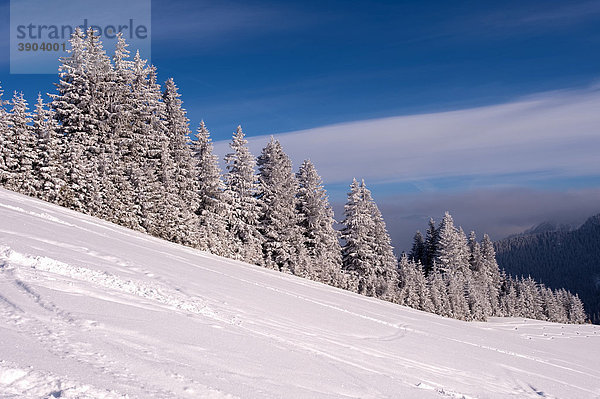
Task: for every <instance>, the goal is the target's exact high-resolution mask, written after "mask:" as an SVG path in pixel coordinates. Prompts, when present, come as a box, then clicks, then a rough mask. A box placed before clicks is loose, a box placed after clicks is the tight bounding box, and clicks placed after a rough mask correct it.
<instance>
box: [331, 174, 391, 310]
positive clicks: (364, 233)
mask: <svg viewBox="0 0 600 399" xmlns="http://www.w3.org/2000/svg"><path fill="white" fill-rule="evenodd" d="M344 216H345V219H344V221H343V222H342V223H343V226H344V227H343V229H342V240H343V243H344V245H343V247H342V267H343V268H344V270H345V271H347V272H348V273H350V275H351V276H352V278H353V280H354V283H353V284H352V287H351V289H352V290H354V291H356V292H358V293H359V294H363V295H367V296H375V297H382V298H385V299H388V300H394V298H396V297H397V294H398V292H397V290H398V281H397V272H396V259H395V258H394V255H393V252H392V247H391V244H390V238H389V235H388V234H387V231H386V227H385V224H384V223H383V218H382V217H381V213H380V212H379V209H377V205H375V202H374V201H373V199H372V198H371V193H370V191H369V190H368V189H367V188H366V186H365V184H364V182H362V183H359V182H358V181H357V180H356V179H354V181H353V182H352V184H351V186H350V192H349V193H348V201H347V202H346V205H345V207H344Z"/></svg>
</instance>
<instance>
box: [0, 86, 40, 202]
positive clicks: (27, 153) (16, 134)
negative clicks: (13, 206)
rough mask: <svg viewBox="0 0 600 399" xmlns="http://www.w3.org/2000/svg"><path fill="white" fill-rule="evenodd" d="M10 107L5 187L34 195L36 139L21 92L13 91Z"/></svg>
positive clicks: (35, 191) (35, 190) (35, 188)
mask: <svg viewBox="0 0 600 399" xmlns="http://www.w3.org/2000/svg"><path fill="white" fill-rule="evenodd" d="M11 104H12V109H11V112H10V114H9V117H8V123H9V128H8V130H9V141H8V143H7V144H8V145H7V150H8V152H10V154H9V156H8V157H7V158H5V162H6V166H7V169H8V171H9V173H10V175H9V176H10V179H9V180H7V181H6V183H5V187H6V188H8V189H9V190H13V191H17V192H20V193H22V194H26V195H36V194H37V187H36V185H37V184H36V181H35V175H34V166H35V164H36V148H35V147H36V144H37V143H36V140H35V136H34V135H33V132H32V128H31V126H30V125H29V123H30V122H31V114H30V113H29V111H28V107H27V101H26V100H25V98H24V97H23V93H17V92H15V94H14V96H13V99H12V102H11Z"/></svg>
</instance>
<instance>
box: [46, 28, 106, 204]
mask: <svg viewBox="0 0 600 399" xmlns="http://www.w3.org/2000/svg"><path fill="white" fill-rule="evenodd" d="M69 43H70V49H68V50H67V51H68V53H69V55H68V56H66V57H63V58H61V59H60V62H61V65H60V67H59V82H58V83H57V84H56V87H57V91H58V94H52V95H51V97H52V108H53V110H54V111H55V115H56V118H57V120H58V122H59V133H60V135H61V136H64V137H65V141H66V143H65V154H64V157H63V161H64V162H65V179H66V181H67V184H66V185H65V186H63V187H62V189H61V191H60V192H59V193H58V203H59V204H61V205H63V206H66V207H69V208H72V209H75V210H78V211H82V212H86V211H87V210H88V204H89V203H94V201H92V197H94V196H95V194H96V193H95V190H94V185H95V184H97V175H96V173H95V171H96V165H95V162H94V160H93V158H92V155H93V152H94V151H93V149H94V147H95V145H96V144H97V136H96V135H97V131H96V129H95V127H96V122H97V121H96V120H95V119H94V115H95V111H94V110H95V108H97V107H98V106H100V104H97V102H96V98H95V96H94V93H93V88H92V86H91V82H90V78H89V76H88V60H87V58H88V55H89V53H88V52H87V51H86V40H85V34H84V33H83V32H82V31H81V30H80V29H79V28H77V29H76V30H75V32H74V34H73V36H72V37H71V39H70V40H69Z"/></svg>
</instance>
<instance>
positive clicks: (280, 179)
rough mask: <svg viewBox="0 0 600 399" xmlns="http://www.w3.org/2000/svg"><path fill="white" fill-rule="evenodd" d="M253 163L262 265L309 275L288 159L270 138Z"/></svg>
mask: <svg viewBox="0 0 600 399" xmlns="http://www.w3.org/2000/svg"><path fill="white" fill-rule="evenodd" d="M257 166H258V171H259V174H258V182H259V185H258V193H257V199H258V201H259V205H260V207H261V214H260V222H259V231H260V232H261V234H262V236H263V238H264V241H263V254H264V257H265V265H266V266H267V267H269V268H272V269H276V270H280V271H283V272H287V273H293V274H296V275H300V276H306V275H310V273H311V271H310V270H308V259H307V253H306V252H305V251H304V248H303V242H304V238H303V235H302V233H303V232H302V229H301V228H300V223H299V222H300V217H299V214H298V212H297V199H296V194H297V192H298V182H297V180H296V177H295V176H294V174H293V172H292V161H291V160H290V159H289V157H288V156H287V155H286V154H285V152H284V151H283V148H282V147H281V144H280V143H279V141H277V140H275V139H274V138H273V137H271V141H270V142H269V143H268V144H267V146H266V147H265V148H264V149H263V151H262V153H261V155H260V156H259V157H258V160H257Z"/></svg>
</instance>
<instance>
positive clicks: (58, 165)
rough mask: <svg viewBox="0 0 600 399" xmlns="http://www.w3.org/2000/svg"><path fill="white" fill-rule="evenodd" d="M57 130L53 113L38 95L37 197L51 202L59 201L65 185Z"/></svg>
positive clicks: (36, 107)
mask: <svg viewBox="0 0 600 399" xmlns="http://www.w3.org/2000/svg"><path fill="white" fill-rule="evenodd" d="M57 130H58V126H57V125H56V120H55V118H54V113H53V111H52V110H51V109H47V107H46V104H45V103H44V100H43V99H42V96H41V94H38V99H37V103H36V105H35V111H34V115H33V133H34V135H35V137H36V140H37V146H36V150H37V155H36V161H37V163H36V166H35V179H36V182H37V187H38V194H37V196H38V197H39V198H41V199H43V200H45V201H49V202H55V201H56V200H57V196H58V193H59V191H60V190H61V188H62V187H63V186H64V185H65V181H64V179H63V177H62V173H63V165H62V159H61V154H62V152H63V148H62V138H61V136H60V135H59V133H58V131H57Z"/></svg>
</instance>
